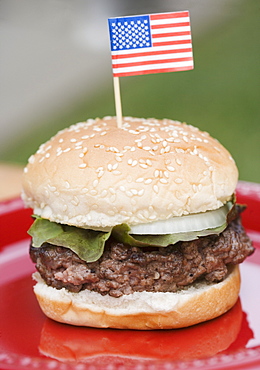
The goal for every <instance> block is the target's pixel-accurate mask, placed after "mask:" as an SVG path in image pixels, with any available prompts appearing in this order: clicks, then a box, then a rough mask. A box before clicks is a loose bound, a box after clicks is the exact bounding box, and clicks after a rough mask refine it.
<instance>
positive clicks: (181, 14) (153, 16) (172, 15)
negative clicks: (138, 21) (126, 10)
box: [150, 11, 189, 20]
mask: <svg viewBox="0 0 260 370" xmlns="http://www.w3.org/2000/svg"><path fill="white" fill-rule="evenodd" d="M182 17H189V12H187V11H184V12H174V13H159V14H151V15H150V18H151V20H158V19H160V20H161V19H169V18H182Z"/></svg>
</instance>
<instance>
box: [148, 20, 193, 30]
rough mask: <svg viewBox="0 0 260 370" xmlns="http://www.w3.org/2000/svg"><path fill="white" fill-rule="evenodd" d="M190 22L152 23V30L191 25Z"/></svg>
mask: <svg viewBox="0 0 260 370" xmlns="http://www.w3.org/2000/svg"><path fill="white" fill-rule="evenodd" d="M189 26H190V24H189V22H182V23H172V24H152V23H151V30H157V29H162V28H168V27H176V28H178V27H189Z"/></svg>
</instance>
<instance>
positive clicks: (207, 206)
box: [22, 117, 238, 229]
mask: <svg viewBox="0 0 260 370" xmlns="http://www.w3.org/2000/svg"><path fill="white" fill-rule="evenodd" d="M237 180H238V171H237V167H236V165H235V163H234V160H233V159H232V157H231V156H230V154H229V152H228V151H227V150H226V149H225V148H224V147H223V146H222V145H221V144H220V143H219V142H218V141H217V140H215V139H213V138H212V137H210V136H209V134H208V133H206V132H201V131H199V130H198V129H197V128H195V127H193V126H190V125H187V124H185V123H180V122H177V121H172V120H168V119H164V120H156V119H140V118H131V117H124V118H123V123H122V128H118V127H117V124H116V119H115V118H114V117H105V118H102V119H99V118H97V119H95V120H92V119H91V120H88V121H86V122H80V123H77V124H75V125H72V126H71V127H69V128H67V129H65V130H63V131H60V132H58V133H57V135H55V136H54V137H53V138H51V139H50V140H49V141H48V142H46V143H45V144H43V145H41V146H40V148H39V150H38V151H37V153H36V154H35V155H32V156H31V157H30V159H29V163H28V165H27V167H26V168H25V170H24V176H23V192H22V198H23V200H24V202H25V204H26V206H28V207H31V208H33V209H34V213H35V214H37V215H39V216H41V217H43V218H47V219H49V220H50V221H55V222H58V223H65V224H68V225H75V226H78V227H83V228H93V229H95V228H106V227H112V226H114V225H117V224H121V223H127V224H128V225H135V224H140V223H147V222H151V221H157V220H165V219H168V218H170V217H172V216H181V215H186V214H190V213H198V212H205V211H208V210H213V209H217V208H219V207H221V206H222V205H223V204H225V203H226V202H227V201H228V200H230V198H231V197H232V194H233V193H234V191H235V188H236V184H237Z"/></svg>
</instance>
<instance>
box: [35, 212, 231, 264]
mask: <svg viewBox="0 0 260 370" xmlns="http://www.w3.org/2000/svg"><path fill="white" fill-rule="evenodd" d="M226 226H227V223H224V224H223V225H222V226H220V227H217V228H214V229H207V230H203V231H191V232H187V233H176V234H167V235H133V234H132V235H131V234H129V232H130V230H131V228H130V227H129V226H128V225H127V224H121V225H117V226H114V227H113V228H112V230H111V231H109V232H103V231H94V230H90V229H82V228H78V227H75V226H68V225H61V224H57V223H55V222H51V221H49V220H46V219H43V218H41V217H36V220H35V221H34V223H33V224H32V226H31V227H30V229H29V230H28V234H29V235H30V236H31V237H32V246H33V247H35V248H39V247H41V246H42V244H44V243H49V244H53V245H57V246H60V247H65V248H69V249H71V250H72V251H73V252H75V253H76V254H77V255H78V256H79V257H80V258H81V259H82V260H84V261H86V262H95V261H97V260H98V259H99V258H100V257H101V256H102V254H103V252H104V247H105V242H106V241H107V240H108V238H109V237H110V236H112V237H113V238H114V239H116V240H117V241H118V242H121V243H124V244H128V245H130V246H136V247H140V248H142V247H148V246H154V247H167V246H168V245H170V244H175V243H177V242H179V241H191V240H194V239H198V238H199V237H201V236H208V235H212V234H219V233H221V232H222V231H223V230H224V229H225V228H226Z"/></svg>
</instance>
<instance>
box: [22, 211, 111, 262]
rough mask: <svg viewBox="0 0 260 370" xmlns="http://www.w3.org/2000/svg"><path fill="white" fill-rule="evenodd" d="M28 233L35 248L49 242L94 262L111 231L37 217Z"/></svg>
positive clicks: (99, 255) (101, 251)
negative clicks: (89, 228) (58, 222)
mask: <svg viewBox="0 0 260 370" xmlns="http://www.w3.org/2000/svg"><path fill="white" fill-rule="evenodd" d="M28 234H29V235H30V236H31V237H32V245H33V247H35V248H39V247H40V246H41V245H42V244H43V243H49V244H53V245H57V246H60V247H65V248H69V249H71V250H72V251H73V252H75V253H76V254H77V255H78V256H79V258H81V259H82V260H84V261H86V262H95V261H97V260H98V259H99V258H100V257H101V256H102V254H103V252H104V246H105V242H106V240H107V239H108V238H109V237H110V234H111V232H99V231H94V230H88V229H81V228H78V227H75V226H68V225H61V224H57V223H56V222H51V221H49V220H46V219H43V218H40V217H39V218H36V220H35V221H34V223H33V224H32V226H31V227H30V229H29V230H28Z"/></svg>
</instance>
